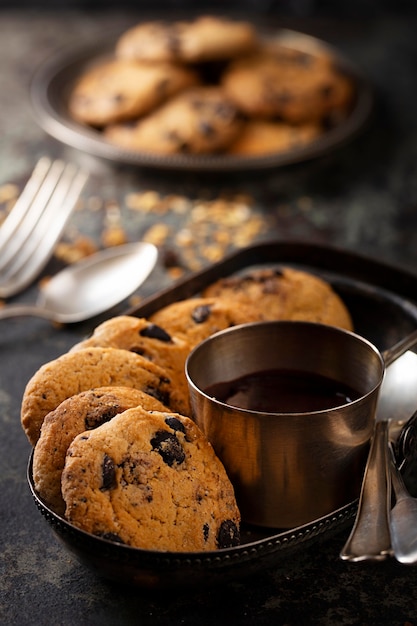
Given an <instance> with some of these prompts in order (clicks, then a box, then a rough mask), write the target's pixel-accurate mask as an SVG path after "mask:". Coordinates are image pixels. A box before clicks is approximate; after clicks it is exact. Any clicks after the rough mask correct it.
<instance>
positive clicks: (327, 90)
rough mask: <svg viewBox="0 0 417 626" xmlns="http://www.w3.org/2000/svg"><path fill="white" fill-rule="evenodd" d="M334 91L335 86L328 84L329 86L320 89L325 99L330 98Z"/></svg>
mask: <svg viewBox="0 0 417 626" xmlns="http://www.w3.org/2000/svg"><path fill="white" fill-rule="evenodd" d="M333 91H334V88H333V85H331V84H328V85H323V86H322V87H321V89H320V93H321V95H322V96H323V98H326V99H327V98H329V97H330V96H331V95H332V93H333Z"/></svg>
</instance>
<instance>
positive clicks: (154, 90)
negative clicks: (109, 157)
mask: <svg viewBox="0 0 417 626" xmlns="http://www.w3.org/2000/svg"><path fill="white" fill-rule="evenodd" d="M197 83H198V78H197V75H196V74H195V73H194V72H193V71H191V70H189V69H187V68H184V67H180V66H178V65H174V64H172V63H160V64H147V63H139V62H134V61H127V60H122V59H116V60H114V59H113V60H110V61H106V62H105V63H102V64H100V65H97V66H94V67H91V68H88V69H86V70H85V72H84V74H83V75H82V76H81V77H80V78H79V79H78V81H77V83H76V84H75V87H74V89H73V91H72V93H71V95H70V98H69V103H68V108H69V112H70V114H71V116H72V117H73V118H74V119H75V120H77V121H79V122H82V123H85V124H90V125H92V126H97V127H101V126H105V125H106V124H111V123H115V122H119V121H122V120H130V119H134V118H137V117H139V116H141V115H144V114H145V113H148V112H149V111H151V110H152V109H154V108H155V107H156V106H158V105H159V104H161V103H162V102H164V101H165V100H167V99H168V98H169V97H170V96H172V95H174V94H176V93H178V92H180V91H181V90H183V89H186V88H188V87H191V86H192V85H195V84H197Z"/></svg>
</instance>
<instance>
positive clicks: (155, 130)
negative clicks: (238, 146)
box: [104, 86, 242, 154]
mask: <svg viewBox="0 0 417 626" xmlns="http://www.w3.org/2000/svg"><path fill="white" fill-rule="evenodd" d="M241 126H242V118H241V116H240V114H239V113H238V110H237V108H236V106H235V105H234V104H233V103H232V102H231V101H230V99H229V98H228V97H227V96H226V95H225V94H224V92H223V91H222V90H221V89H220V88H219V87H217V86H205V87H194V88H192V89H188V90H186V91H184V92H182V93H181V94H179V95H177V96H175V97H173V98H171V99H170V100H169V101H168V102H166V103H165V104H164V105H162V106H161V107H159V108H158V109H157V110H156V111H154V112H152V113H150V114H149V115H147V116H146V117H142V118H140V119H139V120H137V121H135V122H131V123H125V124H110V125H109V126H107V127H106V128H105V129H104V137H105V138H106V139H107V140H108V141H110V142H111V143H113V144H116V145H118V146H121V147H123V148H127V149H129V150H137V151H140V152H153V153H158V154H181V153H182V154H207V153H216V152H220V151H222V150H224V149H226V148H227V146H228V145H230V144H231V143H232V141H233V140H234V139H235V138H236V137H237V135H238V133H239V130H240V128H241Z"/></svg>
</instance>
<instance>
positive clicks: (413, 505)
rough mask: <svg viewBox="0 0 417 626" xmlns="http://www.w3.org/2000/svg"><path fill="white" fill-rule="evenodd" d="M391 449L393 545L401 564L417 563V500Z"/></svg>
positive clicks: (391, 526)
mask: <svg viewBox="0 0 417 626" xmlns="http://www.w3.org/2000/svg"><path fill="white" fill-rule="evenodd" d="M390 448H391V478H392V486H393V488H394V494H395V499H396V502H395V505H394V507H393V509H392V510H391V513H390V529H391V543H392V548H393V551H394V556H395V558H396V559H397V561H399V562H400V563H407V564H412V563H416V562H417V500H416V498H413V497H412V496H411V495H410V494H409V493H408V491H407V488H406V486H405V484H404V481H403V479H402V476H401V472H400V470H399V469H398V467H397V464H396V463H395V457H394V452H393V450H392V447H391V446H390Z"/></svg>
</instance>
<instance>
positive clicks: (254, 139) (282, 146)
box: [227, 119, 322, 156]
mask: <svg viewBox="0 0 417 626" xmlns="http://www.w3.org/2000/svg"><path fill="white" fill-rule="evenodd" d="M321 133H322V129H321V127H320V126H319V125H318V124H314V123H313V124H299V125H294V124H286V123H285V122H275V121H272V120H258V119H253V120H248V121H246V122H245V124H244V126H243V128H242V130H241V131H240V133H239V135H238V137H237V139H235V141H234V142H233V143H232V145H231V146H229V148H228V149H227V153H228V154H236V155H241V156H245V155H261V154H271V153H280V152H287V151H290V150H295V149H297V148H302V147H304V146H306V145H308V144H310V143H311V142H312V141H313V140H314V139H317V137H319V136H320V135H321Z"/></svg>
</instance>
